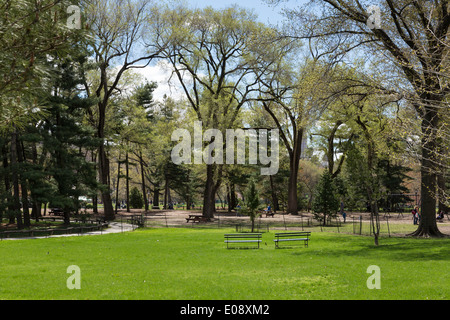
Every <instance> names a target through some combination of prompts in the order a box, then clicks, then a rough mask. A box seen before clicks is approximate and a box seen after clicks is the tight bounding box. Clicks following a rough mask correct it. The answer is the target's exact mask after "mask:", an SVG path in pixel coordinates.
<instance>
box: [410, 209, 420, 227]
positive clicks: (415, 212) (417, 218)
mask: <svg viewBox="0 0 450 320" xmlns="http://www.w3.org/2000/svg"><path fill="white" fill-rule="evenodd" d="M411 214H412V215H413V223H414V224H419V221H420V213H419V207H415V208H414V209H412V211H411Z"/></svg>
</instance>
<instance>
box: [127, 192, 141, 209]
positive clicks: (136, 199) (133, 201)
mask: <svg viewBox="0 0 450 320" xmlns="http://www.w3.org/2000/svg"><path fill="white" fill-rule="evenodd" d="M143 205H144V198H143V197H142V193H141V192H140V191H139V189H138V188H137V187H133V189H131V193H130V207H131V208H133V209H142V206H143Z"/></svg>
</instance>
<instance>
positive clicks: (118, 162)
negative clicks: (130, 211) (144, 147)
mask: <svg viewBox="0 0 450 320" xmlns="http://www.w3.org/2000/svg"><path fill="white" fill-rule="evenodd" d="M119 186H120V154H119V159H118V160H117V184H116V211H115V213H116V214H117V209H118V208H119Z"/></svg>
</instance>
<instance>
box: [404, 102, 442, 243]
mask: <svg viewBox="0 0 450 320" xmlns="http://www.w3.org/2000/svg"><path fill="white" fill-rule="evenodd" d="M437 125H438V115H437V112H436V111H435V110H434V109H433V108H426V114H425V115H424V117H423V121H422V134H423V138H422V161H421V162H422V163H421V196H422V204H421V214H420V222H419V227H418V229H417V230H416V231H415V232H413V233H411V234H410V235H411V236H416V237H443V236H444V235H443V234H442V233H441V232H440V231H439V228H438V226H437V223H436V187H437V178H436V177H437V175H436V162H435V153H434V152H435V151H436V136H435V135H436V130H437Z"/></svg>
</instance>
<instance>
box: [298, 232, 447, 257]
mask: <svg viewBox="0 0 450 320" xmlns="http://www.w3.org/2000/svg"><path fill="white" fill-rule="evenodd" d="M362 239H365V240H366V243H363V241H362ZM328 241H331V242H332V246H327V244H326V243H327V242H328ZM316 243H317V245H315V244H314V239H313V238H311V241H310V244H309V247H308V248H305V250H302V251H296V252H293V253H292V254H293V255H305V254H310V255H324V256H328V257H345V256H348V257H361V258H372V257H377V256H383V257H384V258H385V259H388V260H392V261H430V260H435V261H450V240H449V239H413V238H407V239H406V238H382V239H380V244H379V246H375V245H374V243H373V238H370V237H364V238H361V239H358V240H356V241H354V240H353V239H351V238H347V237H333V238H332V239H324V238H322V239H320V240H319V241H317V242H316Z"/></svg>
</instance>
